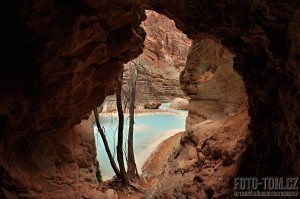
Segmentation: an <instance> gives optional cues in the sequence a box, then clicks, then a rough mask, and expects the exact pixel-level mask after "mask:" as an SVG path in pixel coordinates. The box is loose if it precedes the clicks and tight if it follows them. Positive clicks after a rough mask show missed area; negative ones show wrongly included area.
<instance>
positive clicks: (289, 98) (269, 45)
mask: <svg viewBox="0 0 300 199" xmlns="http://www.w3.org/2000/svg"><path fill="white" fill-rule="evenodd" d="M299 6H300V2H299V0H288V1H270V0H260V1H256V0H255V1H239V0H231V1H214V2H212V1H208V0H202V1H198V0H188V1H186V0H177V1H171V0H157V1H150V0H143V1H142V0H135V1H131V0H122V1H119V0H116V1H105V0H99V1H96V0H76V1H72V3H70V2H68V1H48V0H42V1H37V0H33V1H29V0H24V1H17V2H12V1H7V2H6V3H5V5H3V6H2V7H1V12H0V15H1V17H0V21H1V30H0V38H1V48H2V50H1V55H0V56H1V59H0V65H1V67H0V90H1V92H0V101H1V103H0V133H1V135H0V136H1V144H0V163H1V165H2V167H3V169H2V171H1V178H2V181H3V178H4V177H3V176H11V178H12V179H14V180H11V181H9V182H10V183H11V187H15V188H14V189H9V190H11V192H15V193H18V194H30V195H31V197H33V195H34V194H33V193H29V190H30V189H29V188H28V186H27V185H28V184H29V183H27V182H29V181H32V182H34V181H36V180H35V178H34V177H33V175H31V173H32V170H31V168H28V167H26V166H23V167H21V165H23V164H24V165H36V163H37V162H39V161H38V160H37V159H38V158H36V157H39V155H38V154H39V153H42V155H41V156H42V157H44V156H45V157H57V156H55V155H54V154H53V153H50V155H49V153H48V152H45V151H43V150H39V151H38V152H37V151H36V150H30V151H26V149H31V148H32V147H33V148H34V147H35V146H43V145H46V144H48V145H54V146H55V144H56V141H55V140H53V141H51V142H50V141H49V142H48V141H47V140H48V139H49V138H48V137H50V135H51V136H53V135H55V134H57V135H62V137H64V136H63V135H64V134H65V133H67V132H69V131H70V130H68V129H70V128H72V127H73V126H74V125H75V124H78V123H79V122H80V121H81V118H82V116H83V115H84V114H85V113H87V112H89V111H91V110H92V109H93V108H95V107H97V106H99V105H100V104H101V103H102V101H103V99H104V98H105V96H106V95H108V94H112V93H113V91H114V84H115V82H116V79H117V78H118V76H119V74H120V72H121V71H122V65H123V63H126V62H127V61H129V60H131V59H134V58H136V57H137V56H138V55H139V54H140V53H141V52H142V46H143V40H144V37H145V33H144V31H143V30H142V29H141V28H139V25H140V21H141V20H143V19H145V14H144V10H143V9H144V8H145V7H146V8H147V9H153V10H155V11H157V12H158V13H162V14H165V15H167V16H168V17H169V18H171V19H173V20H174V21H175V24H176V26H177V27H178V28H179V29H180V30H182V31H183V32H184V33H185V34H187V36H188V37H189V38H191V39H193V40H201V39H207V38H212V39H214V40H217V41H220V42H221V43H222V45H224V46H225V47H226V48H227V49H228V50H229V51H230V52H231V53H232V54H234V69H235V70H236V71H237V72H238V73H239V74H240V75H241V76H242V78H243V81H244V83H245V88H246V93H247V95H248V102H249V115H250V117H251V120H250V124H249V129H250V138H249V141H248V142H246V143H244V144H245V145H246V152H245V153H244V154H243V155H242V156H241V158H242V161H241V162H240V164H239V165H238V166H237V167H236V169H237V170H238V175H243V176H248V175H249V176H255V175H257V176H274V175H277V176H293V175H295V176H299V175H300V173H299V172H300V169H299V168H300V154H299V150H300V149H299V146H300V144H299V143H300V136H299V132H300V126H299V124H300V105H299V101H300V94H299V89H300V78H299V77H300V67H299V66H300V64H299V57H300V55H299V52H300V50H299V46H300V40H299V31H300V28H299V27H300V25H299V23H300V14H299V13H300V8H299ZM218 98H219V99H222V98H224V97H221V96H218ZM198 101H199V100H198ZM195 102H196V101H195ZM229 104H230V103H229ZM229 104H227V105H229ZM218 110H225V109H223V108H221V109H219V108H218ZM229 110H231V109H229ZM226 112H227V113H229V114H230V111H229V112H228V111H225V113H226ZM195 114H197V115H198V113H195ZM230 117H234V115H232V116H230ZM30 136H33V138H31V137H30ZM29 138H30V139H29ZM69 139H70V138H69V137H66V138H65V139H64V141H66V142H68V141H69ZM34 141H36V142H34ZM16 143H18V144H17V145H16ZM76 148H77V147H76ZM224 148H226V147H224ZM23 153H25V155H23ZM199 157H200V156H199ZM217 157H219V156H217ZM217 157H216V158H217ZM217 160H220V157H219V158H217ZM61 161H62V162H61V164H62V165H67V164H68V162H67V161H68V160H67V159H61ZM46 162H47V161H46ZM55 167H56V166H55ZM58 167H59V165H57V168H58ZM36 168H39V167H36ZM40 168H44V167H40ZM90 168H93V167H92V166H91V167H90ZM4 171H5V172H4ZM57 171H58V173H60V174H63V172H62V171H61V170H60V169H58V170H57ZM18 172H19V173H22V175H21V176H18V175H17V173H18ZM53 172H54V170H50V171H49V172H47V170H43V171H41V174H45V173H46V174H47V175H48V176H53V177H55V175H56V173H53ZM2 174H5V175H2ZM5 179H6V180H7V179H9V178H5ZM39 179H40V180H42V179H44V178H42V175H40V176H39ZM53 179H54V178H53ZM65 179H66V178H65V177H63V179H61V180H60V181H59V182H64V181H65ZM197 179H198V178H197ZM2 181H1V186H2V187H3V186H4V185H2ZM54 181H55V180H53V181H52V182H54ZM200 181H201V180H200ZM57 182H58V181H57ZM56 184H59V183H56ZM82 184H83V183H81V185H82ZM8 185H9V184H8ZM8 185H7V186H8ZM72 186H73V184H70V186H69V187H72ZM8 187H9V186H8ZM41 189H42V192H44V191H45V192H51V190H52V189H51V186H49V187H48V186H44V187H42V188H41ZM6 190H8V188H7V189H6ZM32 190H33V189H32ZM39 190H40V189H38V190H37V192H39ZM72 190H73V189H72ZM75 190H76V187H75ZM35 192H36V191H35ZM181 192H183V190H181ZM208 193H210V194H211V191H210V190H208ZM6 194H8V193H6ZM220 197H221V196H220Z"/></svg>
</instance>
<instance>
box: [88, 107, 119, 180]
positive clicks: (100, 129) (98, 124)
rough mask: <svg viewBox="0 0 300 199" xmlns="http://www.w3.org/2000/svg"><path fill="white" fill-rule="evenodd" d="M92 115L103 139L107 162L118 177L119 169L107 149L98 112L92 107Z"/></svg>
mask: <svg viewBox="0 0 300 199" xmlns="http://www.w3.org/2000/svg"><path fill="white" fill-rule="evenodd" d="M93 112H94V115H95V120H96V125H97V128H98V131H99V133H100V135H101V138H102V141H103V144H104V147H105V151H106V153H107V156H108V158H109V162H110V165H111V167H112V169H113V170H114V172H115V174H116V176H118V177H119V178H121V174H120V171H119V169H118V167H117V165H116V163H115V160H114V158H113V156H112V154H111V151H110V149H109V146H108V142H107V139H106V136H105V133H104V131H103V129H102V127H101V125H100V119H99V115H98V112H97V109H94V111H93Z"/></svg>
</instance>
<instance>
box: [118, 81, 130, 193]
mask: <svg viewBox="0 0 300 199" xmlns="http://www.w3.org/2000/svg"><path fill="white" fill-rule="evenodd" d="M121 83H122V82H121ZM121 83H120V84H119V85H117V92H116V98H117V109H118V116H119V126H118V144H117V158H118V162H119V167H120V173H121V179H122V184H123V186H124V187H128V186H129V180H128V176H127V173H126V170H125V165H124V156H123V129H124V113H123V109H122V93H121V92H122V84H121Z"/></svg>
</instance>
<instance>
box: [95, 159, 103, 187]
mask: <svg viewBox="0 0 300 199" xmlns="http://www.w3.org/2000/svg"><path fill="white" fill-rule="evenodd" d="M96 178H97V180H98V182H102V175H101V171H100V164H99V162H98V160H97V163H96Z"/></svg>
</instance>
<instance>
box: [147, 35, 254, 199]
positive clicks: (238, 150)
mask: <svg viewBox="0 0 300 199" xmlns="http://www.w3.org/2000/svg"><path fill="white" fill-rule="evenodd" d="M180 77H181V78H180V83H181V86H182V89H183V90H184V91H185V92H186V94H187V95H188V96H189V97H190V100H189V105H188V110H189V114H188V117H187V120H186V121H187V123H186V131H185V133H184V134H183V136H182V137H181V138H180V140H179V142H178V144H177V147H175V150H174V151H173V152H172V154H170V157H169V159H168V161H167V163H166V166H165V169H164V170H163V172H162V174H161V175H160V176H159V180H158V182H157V183H156V185H154V186H153V187H152V188H151V189H150V190H149V191H147V193H146V195H145V198H156V197H162V196H164V197H168V198H178V197H180V196H182V195H185V196H186V197H188V198H203V199H205V198H229V197H230V196H231V189H232V187H231V184H232V183H231V182H232V181H233V177H234V176H235V175H236V173H237V170H238V166H239V162H240V161H241V156H242V153H243V152H244V151H245V148H246V146H245V143H247V142H248V137H249V132H248V124H249V115H248V112H247V108H248V106H247V97H246V92H245V86H244V83H243V81H242V78H241V77H240V76H239V75H238V74H237V73H236V72H235V71H234V70H233V55H232V54H230V53H229V52H228V50H227V49H226V48H224V47H223V46H222V45H221V44H220V43H218V42H216V41H214V40H210V39H203V40H194V41H193V44H192V47H191V50H190V52H189V55H188V60H187V65H186V67H185V69H184V71H182V73H181V76H180Z"/></svg>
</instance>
